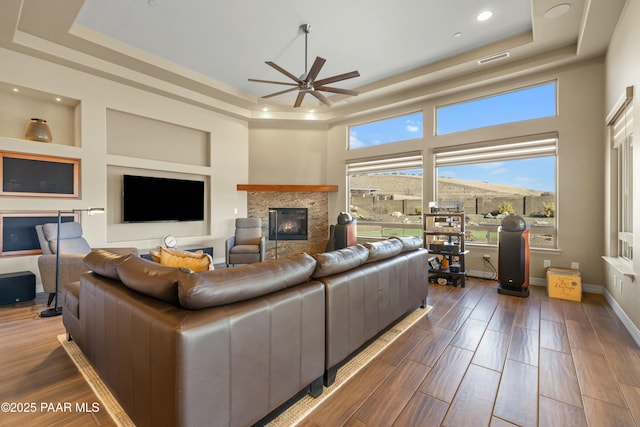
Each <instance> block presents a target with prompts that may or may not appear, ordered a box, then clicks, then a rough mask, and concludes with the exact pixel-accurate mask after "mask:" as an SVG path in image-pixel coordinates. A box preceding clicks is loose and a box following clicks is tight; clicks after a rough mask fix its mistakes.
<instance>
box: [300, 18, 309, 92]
mask: <svg viewBox="0 0 640 427" xmlns="http://www.w3.org/2000/svg"><path fill="white" fill-rule="evenodd" d="M300 29H301V30H302V32H303V33H304V74H303V77H302V80H304V79H305V78H306V77H307V73H308V72H309V70H308V68H307V59H308V57H309V54H308V53H307V48H308V41H309V40H308V39H309V33H310V32H311V24H302V25H300Z"/></svg>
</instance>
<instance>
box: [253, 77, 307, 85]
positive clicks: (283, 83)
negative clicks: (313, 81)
mask: <svg viewBox="0 0 640 427" xmlns="http://www.w3.org/2000/svg"><path fill="white" fill-rule="evenodd" d="M249 81H250V82H258V83H273V84H275V85H287V86H298V83H287V82H276V81H273V80H260V79H249Z"/></svg>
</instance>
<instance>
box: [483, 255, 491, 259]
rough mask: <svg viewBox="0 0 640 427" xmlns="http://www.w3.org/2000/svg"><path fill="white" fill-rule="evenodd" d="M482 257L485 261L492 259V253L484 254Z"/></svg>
mask: <svg viewBox="0 0 640 427" xmlns="http://www.w3.org/2000/svg"><path fill="white" fill-rule="evenodd" d="M482 259H484V260H485V261H491V255H489V254H484V255H482Z"/></svg>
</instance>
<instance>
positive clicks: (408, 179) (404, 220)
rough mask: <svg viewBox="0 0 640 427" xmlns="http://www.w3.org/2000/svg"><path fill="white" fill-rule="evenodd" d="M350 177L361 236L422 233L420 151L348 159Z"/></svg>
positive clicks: (352, 209)
mask: <svg viewBox="0 0 640 427" xmlns="http://www.w3.org/2000/svg"><path fill="white" fill-rule="evenodd" d="M347 179H348V187H349V193H348V197H349V200H348V205H349V210H350V212H351V215H352V216H353V217H354V218H357V220H358V227H357V229H358V236H362V237H371V238H376V237H377V238H383V237H389V236H392V235H401V236H402V235H404V236H412V235H416V236H420V235H421V234H420V233H421V229H422V153H421V152H411V153H403V154H398V155H395V156H389V157H375V158H367V159H358V160H353V161H350V162H347Z"/></svg>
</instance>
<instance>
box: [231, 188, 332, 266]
mask: <svg viewBox="0 0 640 427" xmlns="http://www.w3.org/2000/svg"><path fill="white" fill-rule="evenodd" d="M238 190H239V191H247V216H249V217H253V218H261V219H262V234H263V235H264V236H265V237H267V242H266V246H267V248H266V249H267V251H266V256H265V259H274V258H275V257H276V240H275V233H271V227H272V226H275V222H274V221H273V220H274V219H275V218H272V220H271V225H270V224H269V222H270V216H271V217H273V216H274V212H273V211H274V209H276V208H279V209H282V211H281V212H282V213H284V212H287V213H289V212H296V211H297V212H299V213H300V212H302V211H301V210H300V209H306V211H307V212H306V213H307V220H306V222H307V239H306V240H302V239H297V240H286V239H283V238H282V236H281V235H280V232H279V233H278V240H277V244H278V247H277V249H278V250H277V252H278V258H282V257H285V256H288V255H293V254H299V253H302V252H306V253H308V254H310V255H313V254H316V253H319V252H324V251H325V248H326V246H327V241H328V240H329V219H328V216H329V212H328V203H329V195H328V192H332V191H337V186H292V185H281V186H279V185H238ZM291 209H293V210H291ZM270 210H271V211H272V212H271V213H270ZM281 217H282V216H281V214H279V218H281ZM270 234H271V235H272V236H273V237H274V239H273V240H272V239H270V238H269V236H270Z"/></svg>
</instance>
